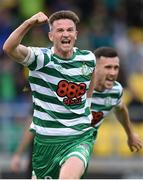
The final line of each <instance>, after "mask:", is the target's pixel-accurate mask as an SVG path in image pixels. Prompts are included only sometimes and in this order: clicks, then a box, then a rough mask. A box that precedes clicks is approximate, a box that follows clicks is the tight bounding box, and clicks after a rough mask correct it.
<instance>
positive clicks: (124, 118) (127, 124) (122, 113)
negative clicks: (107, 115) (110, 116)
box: [115, 105, 133, 137]
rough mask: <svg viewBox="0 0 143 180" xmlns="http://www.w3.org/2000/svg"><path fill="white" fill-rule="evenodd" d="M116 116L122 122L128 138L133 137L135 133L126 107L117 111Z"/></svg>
mask: <svg viewBox="0 0 143 180" xmlns="http://www.w3.org/2000/svg"><path fill="white" fill-rule="evenodd" d="M115 115H116V117H117V119H118V121H119V122H120V124H121V125H122V126H123V128H124V130H125V132H126V134H127V136H128V137H129V136H131V135H132V133H133V130H132V125H131V121H130V119H129V113H128V109H127V107H126V106H125V105H123V106H122V107H120V108H118V109H116V110H115Z"/></svg>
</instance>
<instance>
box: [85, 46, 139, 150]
mask: <svg viewBox="0 0 143 180" xmlns="http://www.w3.org/2000/svg"><path fill="white" fill-rule="evenodd" d="M95 56H96V60H97V64H96V68H95V72H94V75H93V79H92V82H91V86H90V87H91V88H90V90H89V92H88V97H89V98H90V99H89V101H90V103H91V111H92V115H93V120H92V126H93V127H95V128H96V129H97V130H98V128H99V127H100V125H101V124H102V122H103V121H104V118H105V117H106V116H107V115H108V114H109V112H111V111H112V110H113V112H114V113H115V115H116V117H117V119H118V120H119V122H120V123H121V125H122V126H123V128H124V130H125V132H126V135H127V138H128V140H127V141H128V146H129V148H130V150H131V151H139V150H140V149H141V148H142V141H141V139H140V138H139V137H138V136H137V135H136V134H135V133H134V131H133V128H132V125H131V121H130V119H129V114H128V110H127V107H126V105H125V104H124V103H123V102H122V95H123V88H122V86H121V84H120V83H119V82H117V81H116V80H117V77H118V73H119V68H120V59H119V57H118V54H117V52H116V50H115V49H114V48H110V47H101V48H97V49H96V50H95ZM92 91H93V94H92Z"/></svg>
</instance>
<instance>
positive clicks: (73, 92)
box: [56, 80, 86, 105]
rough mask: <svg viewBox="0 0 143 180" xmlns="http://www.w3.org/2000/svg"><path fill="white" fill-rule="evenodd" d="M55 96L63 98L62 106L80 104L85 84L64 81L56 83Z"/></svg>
mask: <svg viewBox="0 0 143 180" xmlns="http://www.w3.org/2000/svg"><path fill="white" fill-rule="evenodd" d="M56 92H57V94H58V96H60V97H65V98H64V99H63V102H64V104H66V105H74V104H80V103H81V97H82V96H83V95H84V94H85V92H86V84H85V83H80V84H77V83H73V82H68V81H66V80H62V81H60V82H59V83H58V86H57V91H56Z"/></svg>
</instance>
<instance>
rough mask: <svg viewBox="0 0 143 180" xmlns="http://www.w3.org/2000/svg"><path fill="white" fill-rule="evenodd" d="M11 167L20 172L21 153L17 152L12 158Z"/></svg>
mask: <svg viewBox="0 0 143 180" xmlns="http://www.w3.org/2000/svg"><path fill="white" fill-rule="evenodd" d="M10 168H11V170H12V171H13V172H15V173H17V172H19V170H20V157H19V155H17V154H15V155H14V156H13V157H12V160H11V163H10Z"/></svg>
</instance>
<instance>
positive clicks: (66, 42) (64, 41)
mask: <svg viewBox="0 0 143 180" xmlns="http://www.w3.org/2000/svg"><path fill="white" fill-rule="evenodd" d="M70 42H71V41H70V40H68V39H63V40H62V41H61V43H62V44H70Z"/></svg>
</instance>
